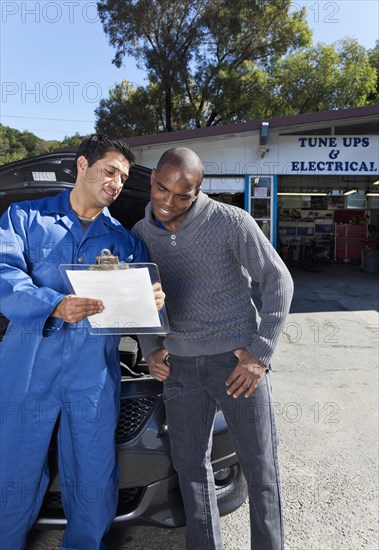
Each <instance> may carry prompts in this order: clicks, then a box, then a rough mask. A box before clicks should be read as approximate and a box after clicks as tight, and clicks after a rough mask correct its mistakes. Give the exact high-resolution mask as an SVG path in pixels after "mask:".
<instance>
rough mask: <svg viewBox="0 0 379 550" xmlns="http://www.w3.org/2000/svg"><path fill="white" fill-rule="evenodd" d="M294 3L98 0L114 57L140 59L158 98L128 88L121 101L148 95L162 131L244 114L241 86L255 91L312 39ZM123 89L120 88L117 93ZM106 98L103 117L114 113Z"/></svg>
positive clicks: (286, 0)
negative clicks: (277, 64)
mask: <svg viewBox="0 0 379 550" xmlns="http://www.w3.org/2000/svg"><path fill="white" fill-rule="evenodd" d="M290 7H291V0H176V1H175V2H172V0H170V1H169V0H123V1H122V2H120V1H119V0H100V1H99V2H98V10H99V15H100V18H101V21H102V24H103V27H104V31H105V32H106V34H107V35H108V36H109V40H110V43H111V45H112V46H114V47H115V49H116V55H115V58H114V60H113V62H114V63H115V64H116V66H118V67H120V66H121V65H122V61H123V59H124V57H125V55H131V56H133V57H135V58H136V59H137V61H138V62H139V64H140V66H143V67H144V68H145V69H146V71H147V74H148V78H149V81H150V83H151V84H152V85H153V86H154V92H155V95H154V96H152V95H151V90H149V87H147V89H143V88H142V89H132V90H131V89H130V88H129V89H127V93H126V96H124V98H123V100H124V104H125V105H126V106H127V107H128V108H131V107H133V106H135V104H136V102H137V104H138V97H140V98H142V97H145V99H148V100H149V101H148V102H147V105H148V106H149V109H151V108H153V110H155V112H154V114H153V115H152V116H151V113H150V115H148V116H147V119H148V126H150V125H151V124H152V122H153V120H154V123H155V124H158V129H159V130H163V131H171V130H174V129H179V128H183V127H200V126H210V125H214V124H218V123H220V122H228V121H230V120H233V119H234V118H236V119H238V118H240V117H241V116H242V111H243V109H244V107H245V104H246V97H243V98H242V102H241V101H240V94H239V93H236V86H237V92H238V88H239V87H241V86H242V88H246V89H247V90H250V91H251V90H252V91H254V92H257V93H258V89H259V83H260V81H261V79H262V74H261V73H262V71H263V70H264V69H265V68H266V67H268V66H270V65H271V64H273V63H274V62H275V61H276V60H278V59H280V58H281V57H282V56H283V55H285V54H286V53H288V52H291V51H293V50H295V49H296V48H299V47H305V46H307V45H309V43H310V39H311V31H310V29H309V28H308V26H307V23H306V21H305V9H301V10H300V11H290ZM241 79H242V82H241ZM124 88H125V84H124ZM143 90H144V92H145V93H147V94H148V95H147V96H143ZM121 92H122V90H121V89H116V88H115V89H114V90H113V99H114V98H115V97H116V96H117V94H120V93H121ZM158 96H160V97H158ZM257 97H258V96H257ZM152 99H153V100H154V101H153V102H152V101H151V100H152ZM104 101H105V102H103V103H102V104H101V105H100V111H98V113H97V114H98V115H100V114H102V113H104V114H108V115H109V114H110V109H111V107H112V98H110V99H109V102H108V103H107V100H104ZM113 108H114V105H113ZM107 109H109V111H108V112H107ZM183 110H184V112H185V115H186V116H183ZM133 117H134V115H133V112H132V111H129V112H128V115H127V120H125V119H124V122H126V123H127V128H128V130H129V131H132V130H133V131H135V128H134V129H133V125H134V124H135V120H136V119H134V118H133ZM115 119H117V113H116V112H115ZM145 123H146V121H145ZM100 125H101V120H99V121H98V126H97V127H98V128H99V127H100ZM138 132H139V133H140V131H138ZM124 135H125V133H124Z"/></svg>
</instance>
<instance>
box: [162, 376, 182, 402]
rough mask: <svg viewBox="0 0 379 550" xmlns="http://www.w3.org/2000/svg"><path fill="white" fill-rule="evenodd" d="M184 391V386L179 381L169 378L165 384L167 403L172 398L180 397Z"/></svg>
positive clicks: (164, 391) (164, 397)
mask: <svg viewBox="0 0 379 550" xmlns="http://www.w3.org/2000/svg"><path fill="white" fill-rule="evenodd" d="M182 393H183V386H182V385H181V384H180V383H178V382H170V381H169V380H167V381H166V382H165V383H164V384H163V401H164V402H165V403H167V401H170V399H175V398H177V397H180V396H181V395H182Z"/></svg>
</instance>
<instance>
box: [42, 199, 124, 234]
mask: <svg viewBox="0 0 379 550" xmlns="http://www.w3.org/2000/svg"><path fill="white" fill-rule="evenodd" d="M70 193H71V189H67V190H66V191H63V192H62V193H59V194H58V195H56V196H55V197H52V198H51V200H50V201H49V203H48V205H46V208H45V209H44V210H43V211H42V213H44V214H58V216H59V215H60V222H62V223H63V224H64V225H65V226H66V227H67V229H68V230H69V231H70V232H71V233H72V234H73V235H74V237H75V239H76V240H77V242H78V243H80V242H81V241H82V240H84V239H85V238H87V237H89V236H91V237H95V236H98V235H104V234H105V233H109V227H110V226H111V227H112V229H116V231H120V229H119V227H118V226H117V225H116V224H115V223H114V219H113V218H112V216H111V214H110V212H109V210H108V208H104V209H103V211H102V212H101V213H100V214H99V215H98V216H97V217H96V218H95V219H94V221H93V223H92V224H91V226H90V227H89V229H88V231H86V232H85V233H84V234H83V228H82V226H81V223H80V221H79V218H78V216H77V214H76V213H75V212H74V211H73V209H72V207H71V204H70Z"/></svg>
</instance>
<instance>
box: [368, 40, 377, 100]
mask: <svg viewBox="0 0 379 550" xmlns="http://www.w3.org/2000/svg"><path fill="white" fill-rule="evenodd" d="M368 55H369V59H370V65H371V67H373V68H374V69H375V70H376V88H375V91H374V92H373V93H372V94H371V95H370V101H371V102H372V103H379V40H377V41H376V44H375V48H373V49H372V50H370V51H369V54H368Z"/></svg>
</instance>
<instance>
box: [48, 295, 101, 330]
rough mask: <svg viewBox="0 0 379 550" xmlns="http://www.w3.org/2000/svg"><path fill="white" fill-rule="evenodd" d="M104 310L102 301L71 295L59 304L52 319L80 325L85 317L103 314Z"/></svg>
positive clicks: (52, 314)
mask: <svg viewBox="0 0 379 550" xmlns="http://www.w3.org/2000/svg"><path fill="white" fill-rule="evenodd" d="M103 309H104V306H103V302H101V301H100V300H94V299H92V298H80V297H79V296H74V295H72V294H69V295H68V296H66V297H65V298H63V300H61V301H60V302H59V304H58V305H57V307H56V308H55V309H54V310H53V312H52V313H51V315H50V317H59V318H60V319H63V321H66V323H79V321H81V320H82V319H84V317H89V316H90V315H95V314H96V313H101V312H102V311H103Z"/></svg>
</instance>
